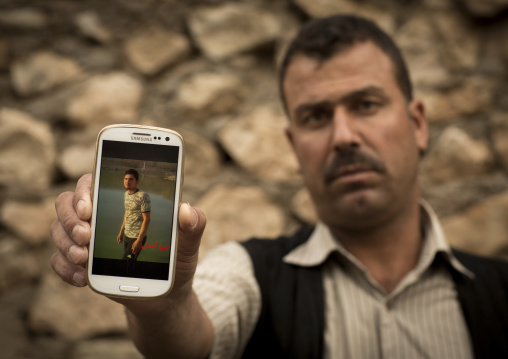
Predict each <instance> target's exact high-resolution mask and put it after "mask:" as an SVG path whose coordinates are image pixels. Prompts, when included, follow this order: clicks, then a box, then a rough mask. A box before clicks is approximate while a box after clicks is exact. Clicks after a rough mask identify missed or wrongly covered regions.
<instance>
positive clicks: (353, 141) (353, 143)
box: [332, 107, 360, 149]
mask: <svg viewBox="0 0 508 359" xmlns="http://www.w3.org/2000/svg"><path fill="white" fill-rule="evenodd" d="M332 131H333V133H332V145H333V147H334V148H337V149H340V148H351V147H358V145H359V144H360V141H359V136H358V133H357V129H356V123H355V119H354V118H353V117H352V116H351V115H350V114H348V113H347V111H346V109H344V108H342V107H337V108H336V109H335V111H334V114H333V126H332Z"/></svg>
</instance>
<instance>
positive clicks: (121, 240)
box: [116, 233, 123, 243]
mask: <svg viewBox="0 0 508 359" xmlns="http://www.w3.org/2000/svg"><path fill="white" fill-rule="evenodd" d="M116 241H117V242H118V243H122V242H123V235H122V234H121V233H120V234H119V235H118V236H117V237H116Z"/></svg>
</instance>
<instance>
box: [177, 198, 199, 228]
mask: <svg viewBox="0 0 508 359" xmlns="http://www.w3.org/2000/svg"><path fill="white" fill-rule="evenodd" d="M180 212H181V213H182V214H183V215H184V216H190V227H191V229H194V228H195V227H196V225H197V224H198V214H197V213H196V211H195V210H194V208H192V206H191V205H190V204H189V203H182V205H181V206H180Z"/></svg>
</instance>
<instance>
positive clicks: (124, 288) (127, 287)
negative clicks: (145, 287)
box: [120, 285, 139, 292]
mask: <svg viewBox="0 0 508 359" xmlns="http://www.w3.org/2000/svg"><path fill="white" fill-rule="evenodd" d="M120 290H121V291H122V292H139V287H134V286H132V285H121V286H120Z"/></svg>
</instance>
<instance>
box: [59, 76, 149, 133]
mask: <svg viewBox="0 0 508 359" xmlns="http://www.w3.org/2000/svg"><path fill="white" fill-rule="evenodd" d="M142 96H143V85H142V84H141V82H140V81H139V80H137V79H135V78H133V77H132V76H130V75H127V74H126V73H124V72H118V71H115V72H110V73H107V74H102V75H96V76H93V77H91V78H90V79H88V80H87V81H85V82H84V83H83V84H82V85H81V86H80V88H79V89H78V90H77V91H76V93H75V94H74V96H72V98H71V99H70V100H69V102H68V104H67V107H66V115H67V118H68V119H69V120H70V121H71V122H72V123H74V124H77V125H89V124H92V125H93V124H104V125H106V124H110V123H121V122H127V123H130V122H133V121H134V120H135V119H136V118H137V115H138V105H139V103H140V102H141V98H142Z"/></svg>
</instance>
